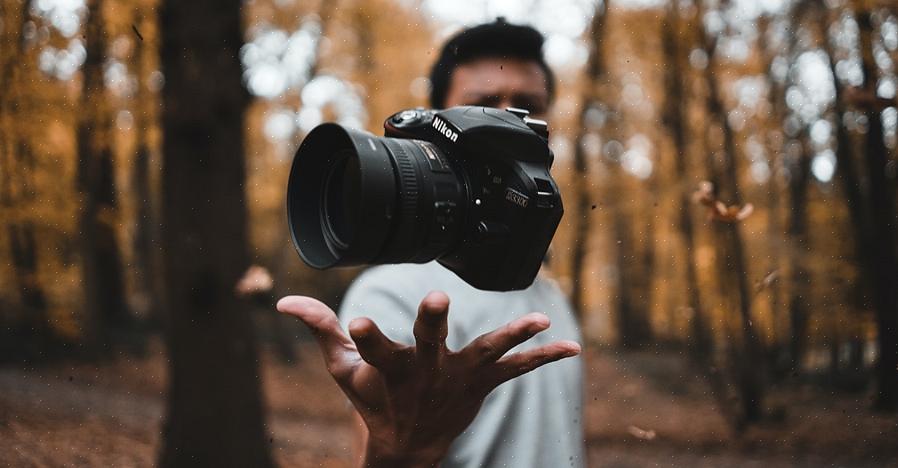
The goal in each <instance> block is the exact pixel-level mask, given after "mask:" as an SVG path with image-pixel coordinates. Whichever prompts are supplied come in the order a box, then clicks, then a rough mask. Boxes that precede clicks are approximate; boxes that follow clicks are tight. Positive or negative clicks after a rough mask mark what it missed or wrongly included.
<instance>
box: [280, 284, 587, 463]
mask: <svg viewBox="0 0 898 468" xmlns="http://www.w3.org/2000/svg"><path fill="white" fill-rule="evenodd" d="M277 308H278V310H279V311H280V312H283V313H287V314H290V315H294V316H296V317H297V318H299V319H300V320H302V321H303V322H304V323H305V324H306V325H307V326H308V327H309V328H310V329H311V331H312V333H313V334H314V335H315V338H316V339H317V340H318V344H319V346H320V347H321V353H322V354H323V356H324V362H325V364H326V365H327V369H328V371H329V372H330V373H331V375H332V376H333V378H334V380H336V382H337V384H338V385H340V387H341V388H342V389H343V392H344V393H345V394H346V396H347V397H349V400H350V401H351V402H352V404H353V405H354V406H355V408H356V410H357V411H358V412H359V414H360V415H361V417H362V419H363V420H364V422H365V425H366V426H367V427H368V441H367V447H366V451H365V465H366V466H400V467H404V466H435V465H436V464H437V463H439V461H440V459H442V458H443V456H444V455H445V454H446V451H447V450H448V449H449V445H450V444H451V443H452V441H453V440H454V439H455V438H456V437H457V436H458V435H459V434H461V432H462V431H464V429H465V428H466V427H468V425H469V424H470V423H471V421H473V420H474V416H476V415H477V412H478V410H479V409H480V406H481V404H482V403H483V400H484V399H485V398H486V396H487V395H488V394H489V393H490V392H491V391H492V390H493V389H494V388H496V387H497V386H499V384H502V383H503V382H506V381H508V380H511V379H513V378H515V377H518V376H520V375H522V374H525V373H527V372H530V371H532V370H534V369H536V368H538V367H540V366H542V365H544V364H548V363H550V362H553V361H557V360H559V359H562V358H566V357H571V356H575V355H577V354H579V352H580V345H578V344H577V343H575V342H572V341H557V342H554V343H551V344H548V345H544V346H540V347H538V348H535V349H531V350H528V351H523V352H519V353H514V354H511V355H508V356H506V355H505V354H506V353H507V352H508V351H509V350H510V349H512V348H514V347H515V346H517V345H518V344H520V343H523V342H525V341H527V340H529V339H530V338H532V337H533V336H534V335H536V334H537V333H539V332H541V331H543V330H545V329H547V328H549V319H548V317H546V316H545V315H543V314H538V313H532V314H528V315H525V316H524V317H521V318H519V319H517V320H514V321H512V322H509V323H508V324H506V325H505V326H503V327H501V328H498V329H496V330H494V331H492V332H490V333H486V334H484V335H482V336H480V337H478V338H477V339H475V340H474V341H472V342H471V343H470V344H468V345H467V346H465V347H464V348H463V349H461V350H459V351H457V352H453V351H450V350H448V349H447V348H446V335H447V333H448V325H447V316H448V312H449V297H447V296H446V294H444V293H442V292H431V293H430V294H428V295H427V297H425V298H424V300H423V301H421V305H420V306H419V308H418V317H417V319H416V320H415V325H414V335H415V346H406V345H403V344H399V343H396V342H394V341H392V340H390V339H389V338H387V337H386V336H385V335H384V334H383V333H382V332H381V331H380V329H379V328H378V327H377V325H376V324H375V323H374V322H373V321H372V320H371V319H368V318H357V319H355V320H353V321H352V322H350V324H349V335H350V336H351V338H350V337H349V336H346V334H345V333H343V330H342V329H341V328H340V323H339V321H338V320H337V316H336V314H335V313H334V312H333V311H332V310H331V309H330V308H329V307H327V306H326V305H324V304H322V303H321V302H319V301H317V300H315V299H312V298H309V297H302V296H288V297H285V298H283V299H281V300H280V301H279V302H278V305H277Z"/></svg>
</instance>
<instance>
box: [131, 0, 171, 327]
mask: <svg viewBox="0 0 898 468" xmlns="http://www.w3.org/2000/svg"><path fill="white" fill-rule="evenodd" d="M136 8H137V12H136V14H135V16H136V18H135V21H134V25H135V26H134V27H135V29H137V31H141V32H142V33H141V35H140V36H138V37H136V38H135V41H136V42H135V47H134V57H133V60H134V73H135V74H136V75H137V93H136V96H135V115H136V117H135V119H134V120H135V134H136V136H135V139H136V140H137V141H136V146H137V149H136V153H135V155H134V166H133V168H132V172H131V185H132V186H133V187H134V196H135V198H136V203H137V209H136V210H135V211H136V219H135V224H136V226H135V228H134V239H133V245H132V248H133V249H134V261H133V269H134V275H135V280H136V281H135V289H136V291H135V295H136V296H137V297H138V300H139V303H140V306H139V307H140V308H139V309H138V308H137V307H135V309H136V310H135V313H136V315H138V316H140V317H141V318H142V320H144V321H145V322H148V323H149V324H150V325H151V326H156V325H158V324H159V323H161V321H162V320H161V317H160V315H161V314H162V310H161V307H160V305H161V304H162V303H163V302H164V289H163V288H162V285H161V284H160V283H161V278H160V275H159V245H158V241H159V233H158V228H157V226H158V223H157V222H156V217H157V211H156V210H155V209H154V206H155V203H154V202H155V199H154V196H153V193H154V192H153V190H152V185H151V181H152V177H151V172H152V164H151V153H150V142H149V131H150V128H151V127H152V125H153V122H154V119H155V115H156V114H155V112H153V107H154V102H155V98H156V97H155V96H153V95H152V93H151V92H150V90H149V89H148V88H147V79H148V76H147V75H148V74H147V66H146V62H147V48H146V47H145V45H144V41H145V39H144V37H143V34H147V30H148V29H149V27H150V18H148V17H147V16H148V15H147V14H146V12H145V9H146V7H143V6H137V7H136ZM135 36H136V35H135Z"/></svg>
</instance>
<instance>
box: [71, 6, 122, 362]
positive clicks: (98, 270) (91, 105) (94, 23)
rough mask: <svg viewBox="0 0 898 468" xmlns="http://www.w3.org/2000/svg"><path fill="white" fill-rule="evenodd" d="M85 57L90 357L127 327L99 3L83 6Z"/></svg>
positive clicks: (82, 154) (83, 169)
mask: <svg viewBox="0 0 898 468" xmlns="http://www.w3.org/2000/svg"><path fill="white" fill-rule="evenodd" d="M87 9H88V19H87V23H86V25H85V27H86V33H85V36H86V45H85V48H86V50H87V56H86V58H85V61H84V68H83V89H82V95H81V109H82V113H81V118H80V119H79V122H78V130H77V135H76V136H77V147H78V191H79V192H80V194H81V211H80V213H79V228H80V231H81V232H80V234H79V235H80V239H79V247H80V252H81V262H82V287H83V291H84V307H85V317H87V325H86V326H85V335H86V336H85V337H84V338H85V341H86V343H87V348H88V350H89V353H90V354H93V355H95V356H96V355H97V354H98V353H100V352H101V351H102V350H103V349H104V348H107V347H108V346H109V345H110V340H111V339H112V337H111V333H112V332H113V331H117V330H122V329H124V328H126V327H128V326H130V325H131V323H130V318H131V316H130V312H129V311H128V309H127V306H126V304H125V293H124V289H125V287H124V279H123V272H122V262H121V254H120V251H119V245H118V239H117V238H116V229H115V227H116V223H117V217H118V207H117V200H116V189H115V170H114V166H113V160H112V147H111V145H110V140H111V137H112V135H111V133H112V132H111V131H110V129H111V116H110V112H109V109H108V107H107V106H108V104H107V102H106V101H107V97H106V93H105V87H104V84H103V62H104V58H105V56H106V47H107V38H106V35H107V34H106V28H105V23H104V19H103V15H102V2H101V0H92V1H89V2H87Z"/></svg>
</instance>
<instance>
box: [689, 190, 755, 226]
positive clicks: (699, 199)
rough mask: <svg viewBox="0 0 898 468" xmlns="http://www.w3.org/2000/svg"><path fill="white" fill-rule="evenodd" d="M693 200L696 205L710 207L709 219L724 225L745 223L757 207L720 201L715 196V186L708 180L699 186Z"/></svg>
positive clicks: (749, 204)
mask: <svg viewBox="0 0 898 468" xmlns="http://www.w3.org/2000/svg"><path fill="white" fill-rule="evenodd" d="M692 198H693V200H694V201H695V202H696V203H700V204H702V205H705V206H706V207H708V217H709V218H710V219H713V220H715V221H721V222H724V223H737V222H739V221H743V220H745V219H746V218H748V217H749V216H751V214H752V213H754V211H755V207H754V205H752V204H751V203H746V204H745V205H743V206H741V207H739V206H738V205H727V204H726V203H724V202H722V201H720V200H718V199H717V196H716V195H715V194H714V184H712V183H711V182H708V181H707V180H705V181H702V182H701V183H700V184H699V187H698V190H696V191H695V193H694V194H693V195H692Z"/></svg>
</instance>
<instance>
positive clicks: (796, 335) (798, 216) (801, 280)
mask: <svg viewBox="0 0 898 468" xmlns="http://www.w3.org/2000/svg"><path fill="white" fill-rule="evenodd" d="M807 138H808V135H807V131H806V130H805V131H804V132H802V136H801V138H800V139H799V140H797V141H795V142H794V144H797V145H800V147H801V150H800V151H799V154H798V157H797V158H796V159H795V160H793V161H790V163H789V164H788V168H789V221H788V231H787V234H788V239H789V260H790V263H791V265H792V267H791V281H790V282H789V330H790V335H789V359H790V367H791V369H792V371H793V372H798V371H800V369H801V362H802V359H803V357H804V352H805V347H806V344H807V335H808V329H807V325H808V317H809V316H810V308H811V304H810V299H811V298H810V294H811V288H810V286H811V284H810V274H809V272H808V268H807V261H808V258H809V257H810V255H811V253H810V237H809V235H808V214H807V206H808V182H809V181H810V176H811V174H810V169H811V158H812V154H811V148H810V144H811V143H810V142H809V141H807Z"/></svg>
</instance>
